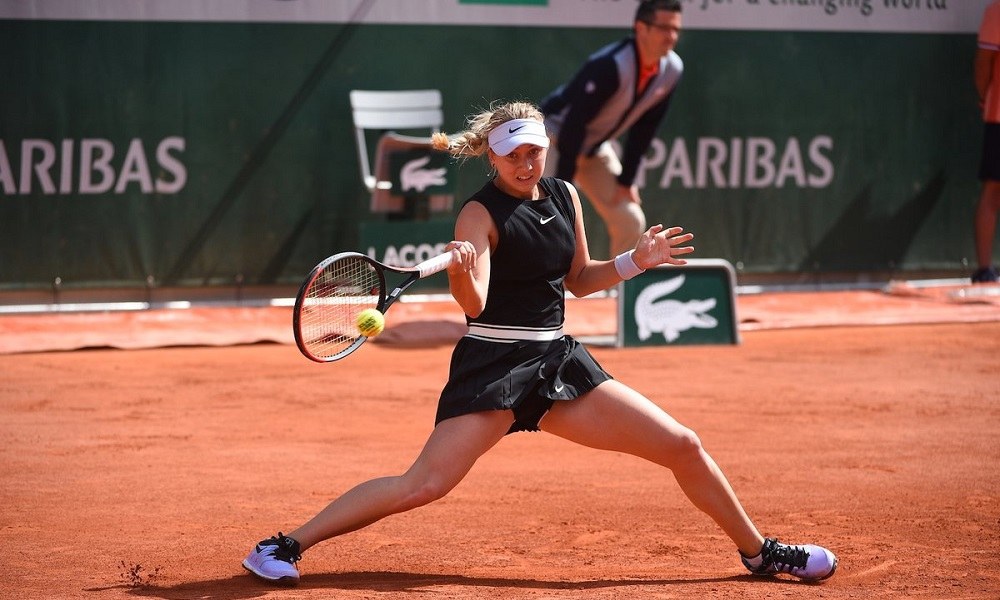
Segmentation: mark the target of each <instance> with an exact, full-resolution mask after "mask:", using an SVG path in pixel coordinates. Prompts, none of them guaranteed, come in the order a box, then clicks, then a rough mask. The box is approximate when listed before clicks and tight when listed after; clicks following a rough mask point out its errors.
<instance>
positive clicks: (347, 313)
mask: <svg viewBox="0 0 1000 600" xmlns="http://www.w3.org/2000/svg"><path fill="white" fill-rule="evenodd" d="M381 292H382V280H381V277H380V276H379V272H378V270H377V269H375V267H374V266H373V265H372V264H371V263H370V262H368V261H366V260H364V259H360V258H357V257H348V258H345V259H342V260H337V261H334V262H332V263H331V264H329V265H327V266H326V268H324V269H323V270H322V271H321V272H320V273H319V274H318V275H317V276H316V278H315V279H314V280H313V281H312V283H311V284H310V286H309V288H308V289H307V290H306V292H305V295H304V296H303V298H302V308H301V313H300V315H299V330H300V332H301V336H302V342H303V343H304V344H305V346H306V348H307V349H308V350H309V352H311V353H312V354H313V355H314V356H317V357H320V358H331V357H333V356H336V355H337V354H340V353H341V352H344V351H346V350H347V349H348V348H350V347H351V346H352V345H354V343H355V342H356V341H357V340H358V338H359V337H361V334H360V332H359V331H358V327H357V323H356V319H357V315H358V313H360V312H361V311H362V310H364V309H366V308H377V307H378V302H379V297H380V294H381Z"/></svg>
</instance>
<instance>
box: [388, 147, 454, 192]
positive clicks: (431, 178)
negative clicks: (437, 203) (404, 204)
mask: <svg viewBox="0 0 1000 600" xmlns="http://www.w3.org/2000/svg"><path fill="white" fill-rule="evenodd" d="M429 162H431V157H430V156H424V157H422V158H418V159H415V160H411V161H409V162H407V163H406V164H405V165H403V168H402V170H401V171H400V172H399V180H400V186H401V187H402V188H403V191H404V192H405V191H406V190H416V191H417V192H418V193H423V191H424V190H426V189H427V188H429V187H431V186H436V185H445V184H447V183H448V182H447V180H446V179H445V174H446V173H447V172H448V170H447V169H425V168H424V167H426V166H427V163H429Z"/></svg>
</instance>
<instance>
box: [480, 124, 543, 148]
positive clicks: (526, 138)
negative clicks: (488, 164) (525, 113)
mask: <svg viewBox="0 0 1000 600" xmlns="http://www.w3.org/2000/svg"><path fill="white" fill-rule="evenodd" d="M521 144H534V145H535V146H539V147H541V148H548V147H549V136H548V135H546V134H545V125H543V124H542V123H540V122H539V121H536V120H534V119H513V120H510V121H507V122H506V123H504V124H503V125H500V126H498V127H497V128H495V129H494V130H493V131H491V132H490V148H492V149H493V151H494V152H496V153H497V154H498V155H500V156H507V155H508V154H510V153H511V152H513V151H514V149H515V148H517V147H518V146H520V145H521Z"/></svg>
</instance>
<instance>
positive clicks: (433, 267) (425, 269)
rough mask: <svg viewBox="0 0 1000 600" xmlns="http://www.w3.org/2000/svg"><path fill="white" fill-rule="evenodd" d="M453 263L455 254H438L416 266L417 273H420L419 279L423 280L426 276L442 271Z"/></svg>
mask: <svg viewBox="0 0 1000 600" xmlns="http://www.w3.org/2000/svg"><path fill="white" fill-rule="evenodd" d="M454 261H455V254H454V253H453V252H451V251H449V252H445V253H444V254H438V255H437V256H435V257H434V258H428V259H427V260H425V261H424V262H422V263H420V264H418V265H417V266H416V269H417V272H419V273H420V277H421V278H424V277H427V276H428V275H433V274H435V273H437V272H439V271H444V270H445V269H447V268H448V267H450V266H451V263H453V262H454Z"/></svg>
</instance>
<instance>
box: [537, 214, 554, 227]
mask: <svg viewBox="0 0 1000 600" xmlns="http://www.w3.org/2000/svg"><path fill="white" fill-rule="evenodd" d="M554 218H556V216H555V215H552V216H551V217H541V218H539V219H538V222H539V223H541V224H542V225H545V224H546V223H548V222H549V221H551V220H552V219H554Z"/></svg>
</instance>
